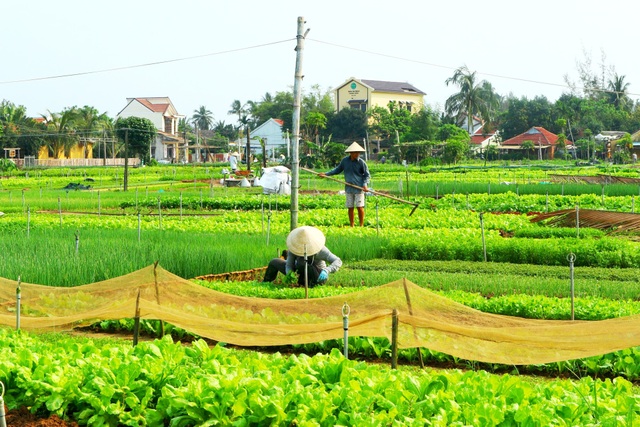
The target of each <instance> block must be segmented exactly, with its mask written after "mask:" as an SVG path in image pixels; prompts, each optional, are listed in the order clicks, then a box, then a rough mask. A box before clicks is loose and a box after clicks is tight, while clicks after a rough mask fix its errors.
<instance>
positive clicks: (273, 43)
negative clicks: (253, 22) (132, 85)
mask: <svg viewBox="0 0 640 427" xmlns="http://www.w3.org/2000/svg"><path fill="white" fill-rule="evenodd" d="M294 40H295V38H290V39H285V40H280V41H275V42H269V43H263V44H258V45H253V46H246V47H240V48H237V49H229V50H223V51H219V52H212V53H205V54H202V55H194V56H186V57H184V58H175V59H167V60H164V61H156V62H147V63H145V64H136V65H127V66H123V67H113V68H105V69H102V70H93V71H81V72H77V73H70V74H60V75H56V76H46V77H34V78H30V79H20V80H6V81H0V85H5V84H12V83H27V82H35V81H39V80H53V79H62V78H67V77H77V76H86V75H89V74H99V73H108V72H111V71H122V70H129V69H133V68H141V67H150V66H154V65H162V64H169V63H172V62H181V61H190V60H193V59H199V58H205V57H208V56H217V55H225V54H228V53H233V52H241V51H244V50H251V49H258V48H261V47H266V46H272V45H276V44H280V43H286V42H290V41H294Z"/></svg>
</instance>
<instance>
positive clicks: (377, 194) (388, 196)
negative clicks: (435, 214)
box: [300, 166, 418, 216]
mask: <svg viewBox="0 0 640 427" xmlns="http://www.w3.org/2000/svg"><path fill="white" fill-rule="evenodd" d="M300 169H302V170H303V171H305V172H309V173H312V174H314V175H320V174H319V173H318V172H316V171H312V170H311V169H307V168H303V167H302V166H300ZM324 178H326V179H330V180H331V181H335V182H338V183H340V184H344V185H348V186H349V187H353V188H357V189H358V190H362V191H364V188H362V187H360V186H358V185H355V184H350V183H348V182H344V181H340V180H339V179H335V178H331V177H330V176H325V177H324ZM367 191H368V192H369V193H371V194H373V195H375V196H382V197H386V198H387V199H391V200H395V201H396V202H400V203H406V204H408V205H412V206H413V209H411V213H410V214H409V216H411V215H413V213H414V212H415V211H416V209H417V208H418V204H417V203H414V202H410V201H408V200H404V199H400V198H398V197H394V196H390V195H388V194H384V193H379V192H377V191H373V190H367Z"/></svg>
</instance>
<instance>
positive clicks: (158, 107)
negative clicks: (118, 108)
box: [136, 98, 169, 114]
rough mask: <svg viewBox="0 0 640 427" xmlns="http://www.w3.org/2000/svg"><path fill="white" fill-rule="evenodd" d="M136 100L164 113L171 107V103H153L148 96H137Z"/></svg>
mask: <svg viewBox="0 0 640 427" xmlns="http://www.w3.org/2000/svg"><path fill="white" fill-rule="evenodd" d="M136 101H138V102H139V103H140V104H142V105H144V106H145V107H147V108H148V109H150V110H151V111H155V112H156V113H163V114H164V113H165V112H166V111H167V108H169V104H152V103H150V102H149V100H148V99H146V98H136Z"/></svg>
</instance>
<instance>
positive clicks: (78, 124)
mask: <svg viewBox="0 0 640 427" xmlns="http://www.w3.org/2000/svg"><path fill="white" fill-rule="evenodd" d="M74 122H75V129H76V131H78V133H79V134H80V136H81V137H80V139H79V144H80V146H82V147H83V148H86V147H87V142H89V141H90V142H97V141H98V140H100V139H102V138H103V137H104V131H105V130H108V129H109V128H110V123H111V118H110V117H109V116H107V113H100V112H99V111H98V110H97V109H96V108H94V107H90V106H88V105H85V106H84V107H82V108H78V109H77V110H76V117H75V120H74ZM88 156H89V153H88V152H87V150H84V157H85V158H87V157H88Z"/></svg>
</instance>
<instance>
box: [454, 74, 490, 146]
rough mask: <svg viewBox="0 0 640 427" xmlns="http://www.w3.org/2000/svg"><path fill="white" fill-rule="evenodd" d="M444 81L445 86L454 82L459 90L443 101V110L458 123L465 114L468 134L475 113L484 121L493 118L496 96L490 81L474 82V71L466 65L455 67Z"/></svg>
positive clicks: (471, 132) (470, 133)
mask: <svg viewBox="0 0 640 427" xmlns="http://www.w3.org/2000/svg"><path fill="white" fill-rule="evenodd" d="M445 83H446V85H447V86H449V84H454V85H456V86H458V88H459V90H460V91H459V92H458V93H455V94H453V95H451V96H450V97H449V98H448V99H447V100H446V101H445V111H446V113H447V114H448V115H450V116H455V117H456V120H457V122H458V123H461V122H462V118H463V117H464V116H466V118H467V130H468V132H469V135H472V134H473V117H474V116H475V115H476V114H479V115H480V117H481V118H482V120H483V121H485V122H489V121H491V120H492V119H493V117H492V116H493V112H494V111H493V110H494V109H495V107H497V105H498V98H497V96H496V94H495V93H494V91H493V87H492V86H491V83H489V82H487V81H486V80H482V81H480V82H476V72H475V71H474V72H473V73H472V72H471V71H469V69H468V68H467V66H466V65H465V66H462V67H460V68H458V69H456V70H455V71H454V73H453V76H451V77H449V78H448V79H447V80H445Z"/></svg>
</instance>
